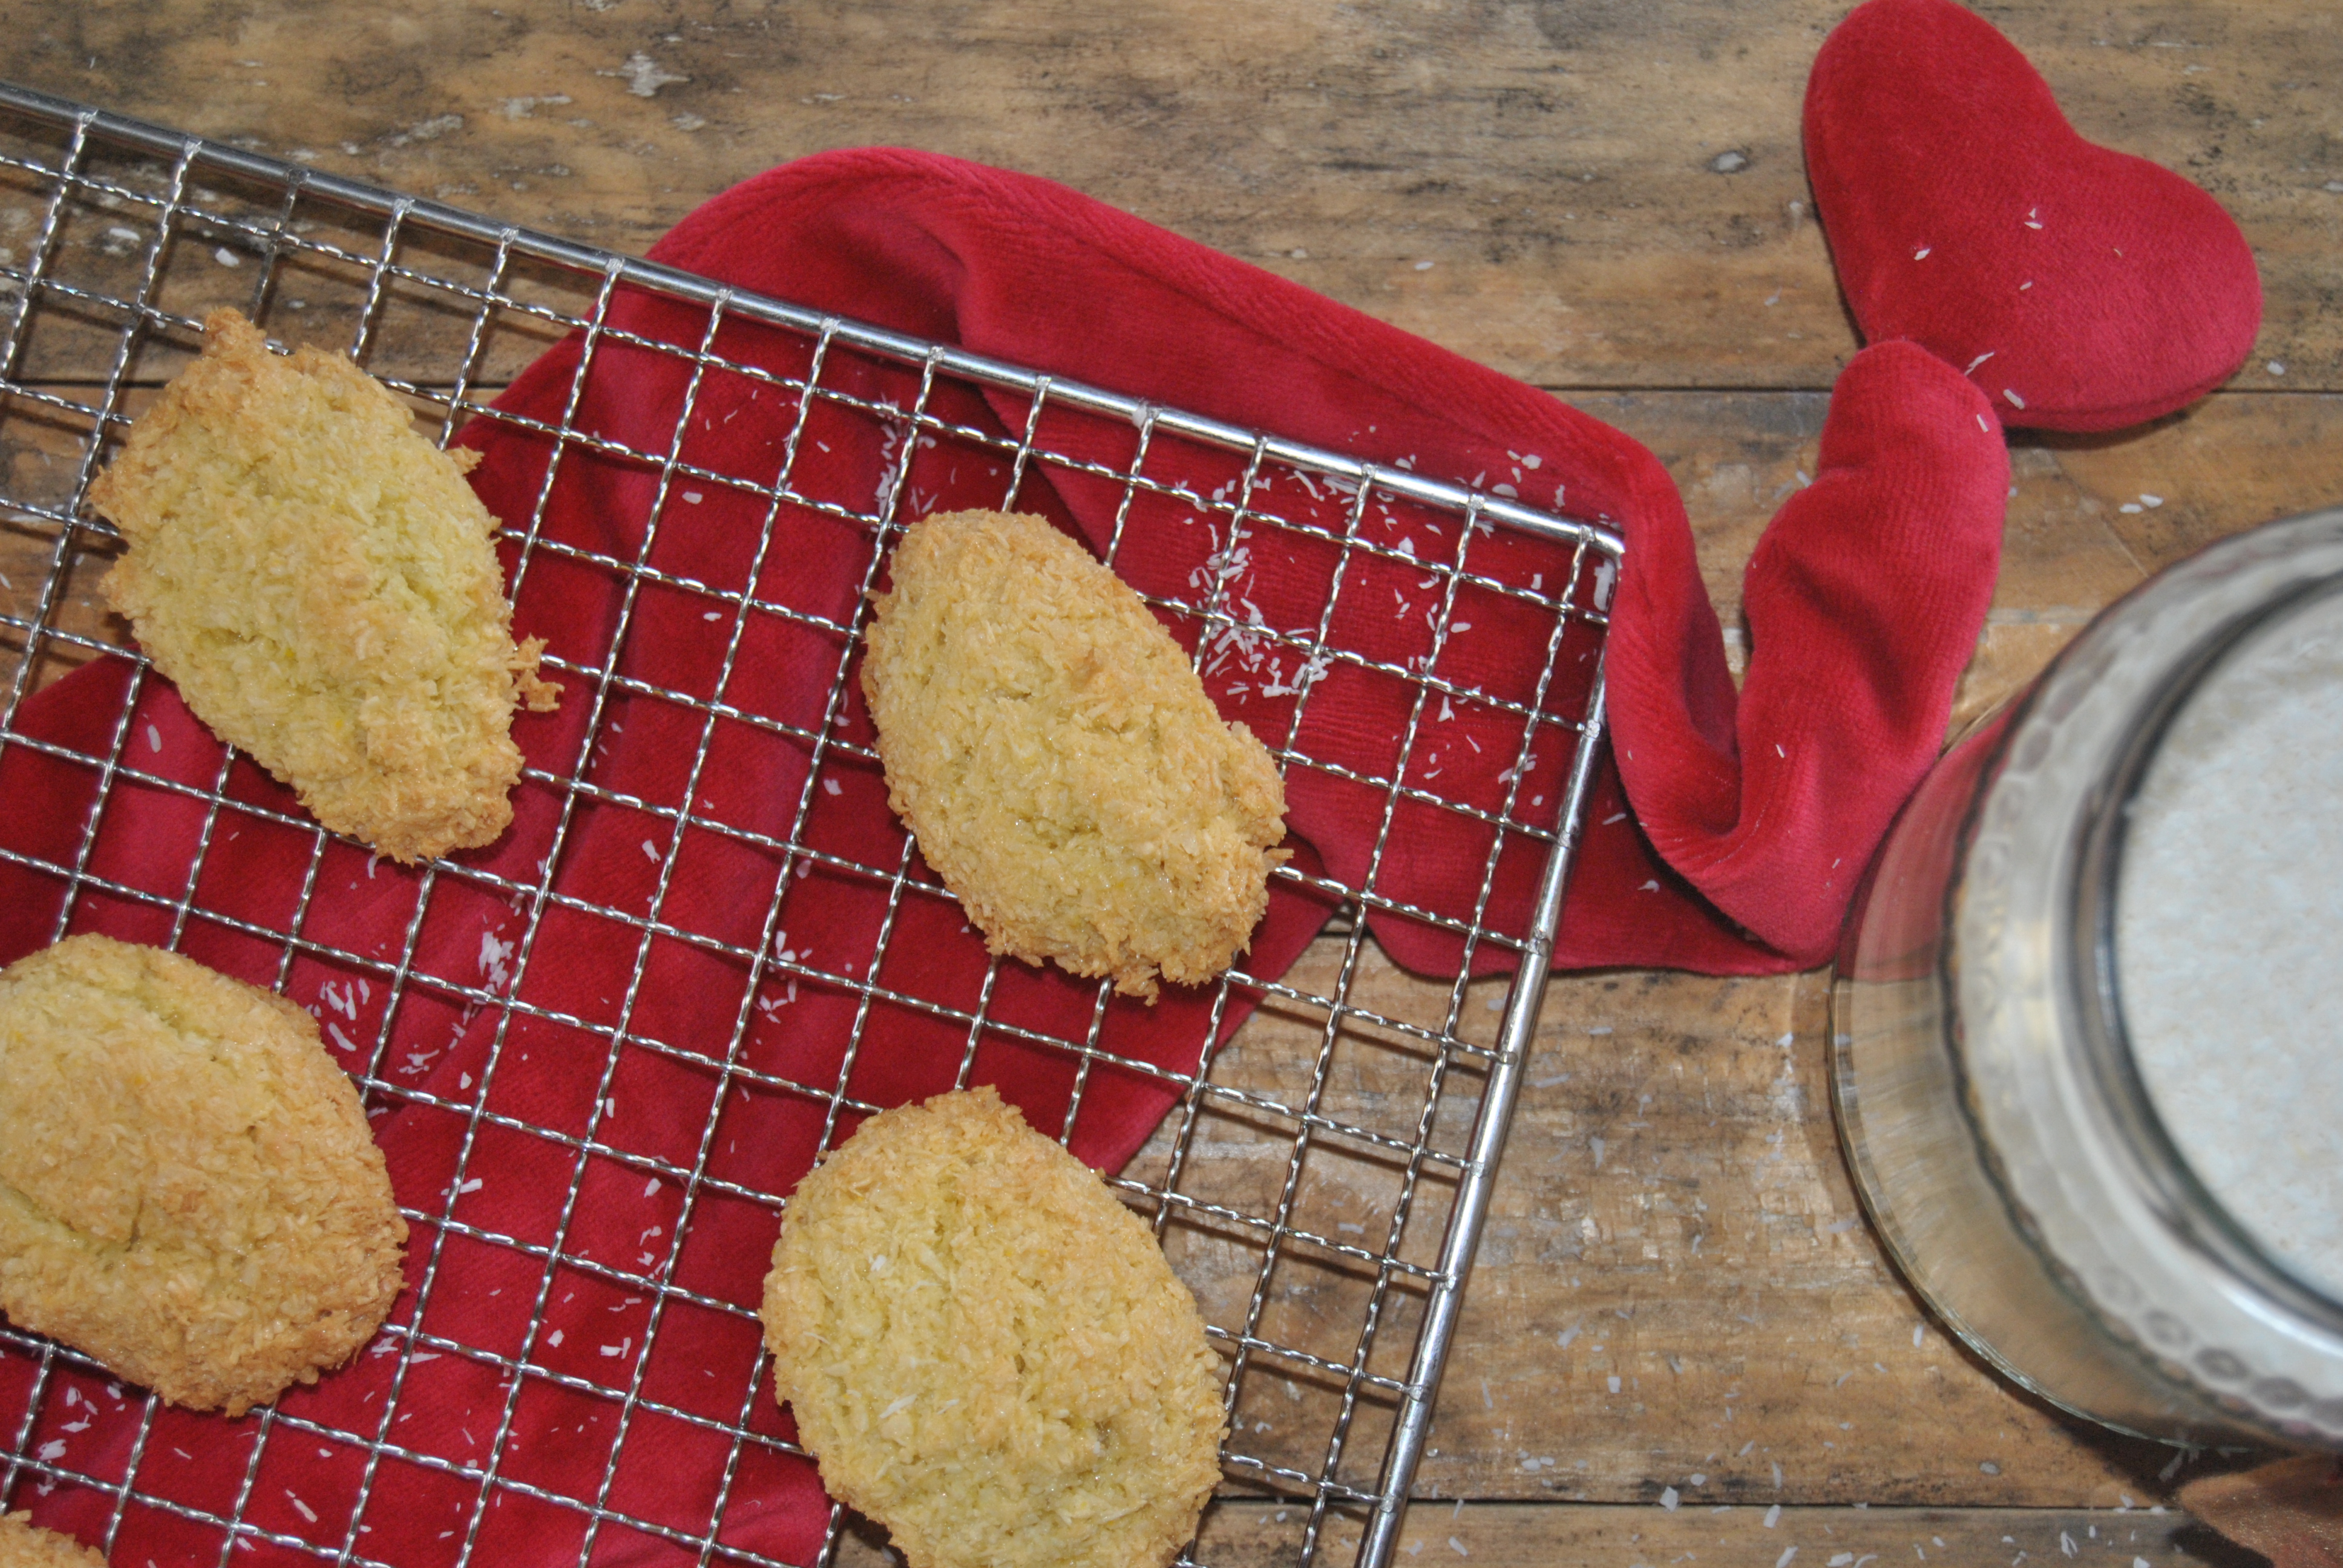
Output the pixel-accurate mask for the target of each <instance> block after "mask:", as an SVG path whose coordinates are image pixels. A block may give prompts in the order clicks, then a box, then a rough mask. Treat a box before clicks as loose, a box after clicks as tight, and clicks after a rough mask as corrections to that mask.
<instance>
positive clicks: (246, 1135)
mask: <svg viewBox="0 0 2343 1568" xmlns="http://www.w3.org/2000/svg"><path fill="white" fill-rule="evenodd" d="M406 1240H407V1222H406V1221H404V1220H402V1219H401V1218H399V1214H398V1209H397V1205H396V1204H395V1203H394V1202H393V1201H392V1199H391V1191H390V1181H389V1178H388V1176H387V1174H386V1173H385V1171H384V1166H383V1158H382V1153H381V1151H379V1150H377V1148H376V1147H375V1144H374V1139H373V1135H372V1134H371V1132H370V1131H368V1129H367V1120H366V1116H365V1114H364V1112H363V1111H361V1110H360V1109H359V1106H358V1097H357V1090H356V1089H355V1088H354V1087H353V1086H352V1085H351V1083H350V1081H349V1079H348V1078H347V1076H346V1075H345V1074H344V1073H343V1072H342V1070H340V1069H339V1068H337V1067H336V1066H335V1065H334V1063H333V1061H332V1060H330V1059H329V1058H328V1057H327V1054H326V1050H325V1046H324V1045H323V1043H322V1042H321V1041H320V1040H319V1039H318V1035H317V1020H314V1019H312V1018H311V1017H310V1016H309V1015H308V1014H307V1013H306V1012H304V1011H303V1010H301V1009H299V1008H298V1007H296V1006H295V1005H294V1004H293V1003H291V1002H289V1001H287V1000H285V999H284V998H282V997H279V996H276V995H273V994H271V993H270V992H267V991H265V990H259V989H258V988H256V987H254V986H249V985H246V984H244V983H243V982H242V981H239V980H229V979H228V978H227V977H226V976H224V975H221V974H217V973H215V972H214V971H213V970H208V969H206V968H205V967H204V966H203V965H202V964H199V963H197V962H196V961H195V960H192V959H188V958H184V957H182V956H180V955H179V954H176V953H171V952H166V951H164V950H161V949H158V948H149V947H140V946H136V945H134V944H131V943H128V942H118V941H115V940H112V939H110V938H107V937H100V936H77V937H68V938H67V939H65V940H64V941H62V942H59V943H57V944H56V945H55V947H52V948H48V949H45V950H42V951H40V952H37V953H34V954H32V955H31V956H29V957H26V958H23V959H19V960H17V961H16V962H15V963H13V964H11V965H9V966H8V967H7V968H6V969H5V970H0V1311H5V1312H6V1313H7V1315H8V1319H9V1321H10V1322H13V1323H15V1324H16V1325H17V1326H18V1327H19V1328H24V1329H28V1330H31V1331H33V1332H36V1333H43V1334H47V1335H49V1336H50V1337H51V1338H53V1339H56V1340H61V1341H63V1342H65V1343H66V1344H69V1345H71V1346H73V1347H74V1348H75V1349H76V1350H79V1351H82V1352H85V1353H86V1354H88V1355H91V1356H94V1357H95V1358H96V1359H97V1360H98V1361H100V1362H104V1363H105V1364H106V1366H107V1367H108V1368H109V1369H110V1370H112V1371H113V1372H116V1373H119V1374H120V1375H121V1376H123V1377H125V1378H127V1379H129V1380H131V1381H132V1382H139V1383H144V1384H145V1385H146V1386H147V1387H149V1388H151V1389H153V1390H154V1391H155V1392H156V1393H159V1394H161V1395H162V1396H163V1397H164V1398H165V1399H166V1400H169V1401H170V1402H172V1403H174V1404H178V1405H185V1406H186V1407H188V1408H190V1409H195V1410H215V1409H217V1410H225V1411H226V1412H227V1413H228V1414H230V1415H240V1414H242V1413H243V1412H245V1411H246V1409H248V1408H250V1407H251V1406H253V1405H255V1404H260V1403H264V1402H267V1401H269V1400H272V1399H274V1398H276V1397H277V1394H278V1393H280V1392H283V1391H284V1390H285V1389H286V1388H287V1387H288V1386H289V1385H290V1384H292V1383H293V1382H316V1381H317V1373H318V1372H320V1371H322V1370H324V1369H326V1368H329V1367H334V1366H338V1365H339V1364H341V1363H342V1362H345V1361H347V1359H349V1357H350V1355H351V1353H352V1352H355V1351H356V1350H357V1348H358V1347H359V1346H360V1345H362V1344H364V1343H365V1342H367V1340H368V1339H369V1338H371V1337H372V1336H373V1334H374V1332H375V1330H376V1329H377V1327H379V1326H380V1325H381V1323H382V1320H383V1317H384V1315H385V1314H386V1313H387V1312H389V1310H390V1303H391V1300H392V1298H393V1297H395V1296H396V1295H397V1293H398V1288H399V1282H400V1269H399V1262H400V1253H401V1250H402V1248H403V1246H404V1243H405V1241H406Z"/></svg>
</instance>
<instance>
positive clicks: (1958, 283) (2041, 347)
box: [1805, 0, 2261, 430]
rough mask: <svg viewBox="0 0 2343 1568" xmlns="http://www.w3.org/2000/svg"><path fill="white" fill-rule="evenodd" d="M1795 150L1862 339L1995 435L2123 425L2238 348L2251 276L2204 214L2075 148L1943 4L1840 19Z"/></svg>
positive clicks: (2150, 175)
mask: <svg viewBox="0 0 2343 1568" xmlns="http://www.w3.org/2000/svg"><path fill="white" fill-rule="evenodd" d="M1805 150H1806V176H1807V178H1808V179H1809V180H1810V181H1811V182H1812V184H1813V186H1814V193H1815V209H1816V211H1817V212H1818V213H1819V214H1820V215H1821V217H1822V222H1823V228H1824V231H1825V233H1826V234H1827V235H1828V236H1829V239H1830V247H1831V259H1832V261H1833V262H1834V263H1835V265H1836V266H1837V268H1838V277H1839V286H1840V287H1841V289H1842V290H1844V291H1845V297H1846V301H1847V305H1848V307H1850V308H1851V309H1852V310H1853V311H1854V312H1855V320H1856V321H1857V322H1858V323H1859V324H1860V325H1861V326H1862V328H1863V331H1864V335H1865V337H1868V338H1870V339H1871V340H1873V341H1875V342H1876V341H1879V340H1882V339H1885V338H1892V337H1909V338H1911V339H1913V340H1914V341H1915V342H1917V343H1919V344H1921V345H1923V346H1924V347H1927V348H1928V349H1930V350H1931V351H1933V352H1934V353H1936V355H1938V356H1939V357H1942V358H1944V359H1945V360H1946V361H1947V362H1948V363H1950V364H1952V365H1953V366H1955V367H1958V368H1961V369H1963V370H1965V371H1966V372H1967V373H1968V374H1969V375H1970V376H1971V377H1972V378H1973V379H1974V380H1975V381H1976V384H1977V385H1978V386H1979V387H1983V388H1984V389H1985V391H1986V394H1987V395H1988V396H1989V397H1991V398H1992V399H1993V402H1994V406H1995V407H1996V411H1997V412H1998V413H1999V414H2000V415H2001V417H2003V419H2004V420H2006V422H2007V423H2009V424H2011V425H2015V426H2030V427H2041V428H2044V429H2052V430H2111V429H2117V428H2120V427H2124V426H2127V425H2136V424H2138V423H2140V422H2142V421H2143V420H2147V419H2152V418H2155V417H2157V416H2158V415H2162V414H2168V413H2170V412H2172V411H2173V410H2174V409H2176V408H2179V407H2184V406H2185V405H2187V404H2188V403H2190V402H2192V401H2194V400H2195V399H2196V398H2197V397H2202V396H2203V395H2204V394H2205V393H2207V392H2208V391H2210V390H2212V389H2213V388H2214V387H2217V386H2219V385H2220V384H2221V382H2223V381H2224V380H2226V379H2227V377H2228V376H2229V375H2230V373H2231V372H2232V371H2234V370H2236V369H2237V367H2238V366H2239V365H2240V364H2242V363H2244V361H2245V358H2246V356H2247V354H2248V353H2250V352H2251V351H2252V349H2253V343H2254V335H2255V333H2256V331H2257V330H2258V328H2259V327H2260V323H2261V282H2260V278H2259V276H2258V274H2257V272H2256V270H2255V266H2254V257H2253V252H2252V251H2251V249H2249V248H2248V247H2247V244H2246V240H2245V236H2243V235H2242V234H2240V233H2239V232H2238V229H2237V224H2236V223H2235V222H2234V221H2232V220H2231V218H2230V217H2229V216H2228V214H2227V213H2226V212H2224V211H2223V210H2222V209H2221V206H2220V204H2219V203H2217V202H2216V201H2215V200H2214V199H2213V198H2212V197H2211V196H2207V194H2206V193H2205V192H2204V191H2202V190H2200V189H2198V188H2197V186H2194V185H2192V184H2190V183H2189V182H2188V181H2187V180H2185V179H2183V178H2181V177H2180V176H2178V175H2176V174H2174V173H2172V172H2171V171H2170V170H2168V169H2165V168H2161V167H2159V166H2157V165H2155V164H2152V163H2149V162H2147V160H2146V159H2143V158H2137V157H2133V156H2129V155H2127V154H2124V153H2118V152H2113V151H2110V150H2109V149H2107V148H2106V147H2102V146H2096V145H2094V144H2093V143H2091V142H2088V141H2086V140H2085V139H2084V138H2083V137H2082V136H2079V135H2078V134H2077V132H2076V131H2075V129H2074V127H2073V126H2070V125H2068V124H2067V122H2066V116H2065V115H2064V114H2062V113H2060V111H2059V108H2058V105H2057V101H2056V99H2055V98H2054V97H2053V96H2052V95H2051V92H2050V87H2049V85H2048V84H2047V83H2046V82H2045V81H2043V79H2042V77H2041V75H2039V74H2038V73H2037V72H2036V70H2035V69H2034V67H2033V66H2032V65H2030V64H2028V63H2027V61H2026V57H2025V55H2021V54H2020V53H2019V52H2018V51H2017V49H2016V47H2015V46H2014V45H2012V44H2011V43H2010V42H2009V40H2008V39H2006V38H2005V37H2003V36H2002V35H2001V34H2000V33H1998V32H1996V30H1995V29H1994V27H1993V25H1992V24H1990V23H1988V22H1986V20H1985V19H1984V18H1982V17H1980V16H1977V15H1975V14H1973V13H1972V12H1969V11H1967V10H1965V9H1964V8H1962V7H1961V6H1959V5H1955V4H1953V3H1952V0H1867V3H1866V4H1865V5H1858V6H1857V7H1855V11H1854V12H1853V13H1852V14H1851V15H1849V16H1848V17H1847V18H1846V20H1845V22H1843V23H1841V24H1840V25H1839V26H1838V27H1837V29H1836V30H1835V31H1834V32H1833V33H1832V34H1831V35H1830V37H1829V38H1828V39H1826V40H1825V42H1824V45H1823V47H1822V50H1821V52H1820V54H1819V55H1817V56H1816V58H1815V66H1814V72H1813V75H1812V76H1811V77H1810V78H1809V79H1808V82H1807V86H1806V102H1805Z"/></svg>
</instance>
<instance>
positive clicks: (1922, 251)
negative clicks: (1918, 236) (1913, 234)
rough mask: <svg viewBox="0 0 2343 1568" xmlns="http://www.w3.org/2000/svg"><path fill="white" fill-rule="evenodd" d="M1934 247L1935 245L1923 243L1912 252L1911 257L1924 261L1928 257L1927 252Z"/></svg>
mask: <svg viewBox="0 0 2343 1568" xmlns="http://www.w3.org/2000/svg"><path fill="white" fill-rule="evenodd" d="M1935 248H1936V246H1928V245H1924V246H1921V247H1920V248H1919V249H1917V250H1916V251H1914V252H1913V253H1912V259H1913V260H1914V261H1926V260H1927V259H1928V253H1929V252H1930V251H1931V250H1934V249H1935Z"/></svg>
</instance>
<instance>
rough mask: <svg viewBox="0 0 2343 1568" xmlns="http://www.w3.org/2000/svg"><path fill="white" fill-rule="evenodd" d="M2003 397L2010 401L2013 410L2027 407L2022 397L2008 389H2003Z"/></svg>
mask: <svg viewBox="0 0 2343 1568" xmlns="http://www.w3.org/2000/svg"><path fill="white" fill-rule="evenodd" d="M2001 395H2002V396H2003V397H2006V398H2008V399H2009V405H2010V407H2013V408H2023V407H2026V399H2025V398H2023V397H2019V396H2018V395H2017V394H2016V393H2015V392H2013V391H2011V390H2010V389H2009V388H2008V387H2003V388H2002V389H2001Z"/></svg>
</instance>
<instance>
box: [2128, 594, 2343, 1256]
mask: <svg viewBox="0 0 2343 1568" xmlns="http://www.w3.org/2000/svg"><path fill="white" fill-rule="evenodd" d="M2116 969H2117V982H2118V986H2119V989H2120V990H2121V993H2122V998H2123V1013H2124V1023H2125V1029H2126V1031H2127V1033H2128V1035H2129V1036H2130V1040H2131V1047H2132V1052H2133V1055H2134V1057H2135V1059H2136V1060H2137V1063H2138V1066H2139V1070H2140V1074H2141V1076H2142V1078H2143V1079H2144V1080H2145V1081H2146V1082H2147V1089H2148V1092H2149V1095H2150V1097H2151V1098H2152V1099H2153V1100H2154V1101H2155V1103H2156V1108H2157V1114H2158V1115H2159V1116H2160V1117H2161V1118H2162V1120H2163V1121H2164V1123H2165V1126H2166V1127H2167V1130H2168V1131H2170V1132H2171V1135H2172V1138H2173V1141H2174V1142H2175V1143H2176V1144H2177V1145H2178V1147H2179V1150H2180V1153H2181V1156H2182V1158H2183V1159H2184V1160H2186V1161H2187V1162H2188V1164H2189V1166H2190V1168H2191V1169H2192V1170H2194V1171H2195V1172H2196V1173H2197V1178H2198V1180H2200V1181H2202V1182H2203V1183H2204V1184H2205V1186H2206V1188H2207V1191H2210V1192H2211V1193H2212V1195H2213V1196H2214V1197H2215V1198H2216V1199H2217V1201H2219V1202H2220V1203H2221V1204H2222V1205H2223V1206H2224V1207H2225V1208H2227V1210H2228V1211H2229V1212H2230V1214H2231V1216H2232V1217H2233V1218H2235V1219H2236V1220H2237V1222H2238V1223H2239V1224H2240V1225H2241V1226H2242V1227H2243V1228H2244V1230H2245V1231H2247V1234H2249V1235H2251V1236H2252V1237H2254V1238H2255V1239H2256V1240H2257V1241H2258V1242H2259V1243H2260V1244H2261V1245H2262V1247H2263V1248H2264V1249H2265V1250H2266V1251H2268V1252H2269V1253H2270V1254H2271V1255H2272V1256H2274V1257H2275V1258H2277V1259H2278V1260H2279V1261H2282V1262H2284V1263H2286V1264H2288V1266H2290V1267H2291V1268H2292V1269H2293V1270H2294V1271H2296V1272H2297V1273H2298V1274H2299V1275H2301V1276H2303V1277H2304V1278H2306V1279H2307V1280H2308V1281H2309V1282H2313V1283H2315V1284H2318V1285H2319V1286H2321V1287H2322V1288H2323V1289H2324V1290H2325V1292H2327V1293H2328V1295H2330V1296H2333V1297H2335V1298H2336V1299H2338V1300H2343V1050H2338V1048H2337V1041H2336V1038H2335V1037H2336V1019H2337V1014H2338V1009H2337V1002H2338V999H2343V593H2332V592H2330V593H2328V594H2326V595H2324V596H2322V597H2321V598H2317V599H2314V600H2312V601H2310V602H2309V603H2308V604H2307V605H2305V606H2303V607H2301V608H2298V609H2296V610H2295V611H2293V612H2291V613H2289V614H2287V615H2285V616H2283V617H2282V618H2280V619H2278V620H2277V621H2276V622H2274V623H2273V624H2272V625H2269V626H2268V627H2264V628H2259V629H2258V630H2256V631H2254V632H2252V633H2250V634H2249V635H2248V636H2247V638H2246V639H2245V640H2244V641H2242V642H2241V643H2240V644H2239V645H2238V646H2237V648H2233V649H2232V650H2231V651H2230V652H2229V653H2228V654H2227V655H2225V656H2224V657H2223V658H2222V660H2221V661H2220V662H2219V663H2218V664H2217V665H2216V666H2215V667H2214V668H2212V669H2211V670H2210V671H2209V672H2207V675H2206V677H2205V678H2204V679H2203V680H2202V681H2201V682H2200V683H2199V685H2198V687H2197V690H2196V692H2195V693H2193V694H2192V695H2191V696H2190V697H2189V698H2188V699H2187V701H2186V702H2185V704H2184V705H2183V707H2182V708H2181V709H2180V711H2179V712H2178V714H2177V715H2176V716H2175V718H2174V719H2173V721H2172V724H2171V727H2170V729H2168V730H2167V734H2166V736H2165V738H2164V739H2163V741H2162V742H2161V744H2160V746H2159V747H2158V749H2157V755H2156V757H2155V759H2153V760H2152V761H2151V762H2150V763H2149V765H2148V768H2147V774H2146V776H2145V778H2144V779H2142V780H2141V783H2140V787H2139V790H2138V793H2137V795H2136V796H2135V798H2134V799H2133V801H2132V804H2131V817H2130V821H2129V823H2128V826H2127V831H2126V837H2125V842H2124V850H2123V862H2122V869H2121V873H2120V879H2119V880H2118V883H2117V901H2116Z"/></svg>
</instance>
